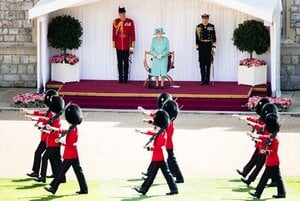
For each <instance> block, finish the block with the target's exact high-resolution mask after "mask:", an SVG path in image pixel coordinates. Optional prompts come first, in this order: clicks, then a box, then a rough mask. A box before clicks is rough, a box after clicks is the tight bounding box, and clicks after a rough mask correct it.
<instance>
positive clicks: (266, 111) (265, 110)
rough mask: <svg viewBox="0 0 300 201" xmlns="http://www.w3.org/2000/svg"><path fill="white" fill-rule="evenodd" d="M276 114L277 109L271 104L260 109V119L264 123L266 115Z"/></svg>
mask: <svg viewBox="0 0 300 201" xmlns="http://www.w3.org/2000/svg"><path fill="white" fill-rule="evenodd" d="M277 112H278V109H277V107H276V106H275V105H274V104H272V103H266V104H265V105H264V106H263V108H262V109H261V113H260V117H261V119H262V120H263V121H264V122H266V116H267V114H270V113H275V114H277Z"/></svg>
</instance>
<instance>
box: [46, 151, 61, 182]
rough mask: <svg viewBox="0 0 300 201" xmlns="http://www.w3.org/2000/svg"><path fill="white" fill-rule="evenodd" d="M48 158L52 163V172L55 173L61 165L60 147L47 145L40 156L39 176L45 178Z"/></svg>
mask: <svg viewBox="0 0 300 201" xmlns="http://www.w3.org/2000/svg"><path fill="white" fill-rule="evenodd" d="M48 159H49V160H50V163H51V164H53V166H54V167H53V169H52V171H53V174H54V175H57V173H58V170H59V168H60V166H61V163H62V161H61V155H60V147H47V148H46V151H45V153H44V154H43V157H42V168H41V177H45V178H46V174H47V166H48Z"/></svg>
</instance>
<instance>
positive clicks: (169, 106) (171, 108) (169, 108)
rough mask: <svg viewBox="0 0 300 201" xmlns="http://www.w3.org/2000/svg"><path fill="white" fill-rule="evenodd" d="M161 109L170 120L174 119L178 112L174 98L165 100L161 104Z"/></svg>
mask: <svg viewBox="0 0 300 201" xmlns="http://www.w3.org/2000/svg"><path fill="white" fill-rule="evenodd" d="M162 109H163V110H165V111H166V112H167V113H168V115H169V117H170V121H174V120H175V119H176V117H177V115H178V112H179V108H178V104H177V103H176V101H174V100H167V101H166V102H165V103H164V104H163V106H162Z"/></svg>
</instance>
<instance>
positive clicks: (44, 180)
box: [34, 177, 46, 183]
mask: <svg viewBox="0 0 300 201" xmlns="http://www.w3.org/2000/svg"><path fill="white" fill-rule="evenodd" d="M34 181H37V182H42V183H46V178H45V177H38V178H34Z"/></svg>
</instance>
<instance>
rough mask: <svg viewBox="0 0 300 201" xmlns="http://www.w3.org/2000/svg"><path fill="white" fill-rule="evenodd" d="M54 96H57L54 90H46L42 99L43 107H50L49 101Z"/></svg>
mask: <svg viewBox="0 0 300 201" xmlns="http://www.w3.org/2000/svg"><path fill="white" fill-rule="evenodd" d="M54 95H56V96H57V95H58V93H57V91H55V90H54V89H48V90H47V91H46V94H45V97H44V103H45V105H47V107H50V99H51V97H52V96H54Z"/></svg>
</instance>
